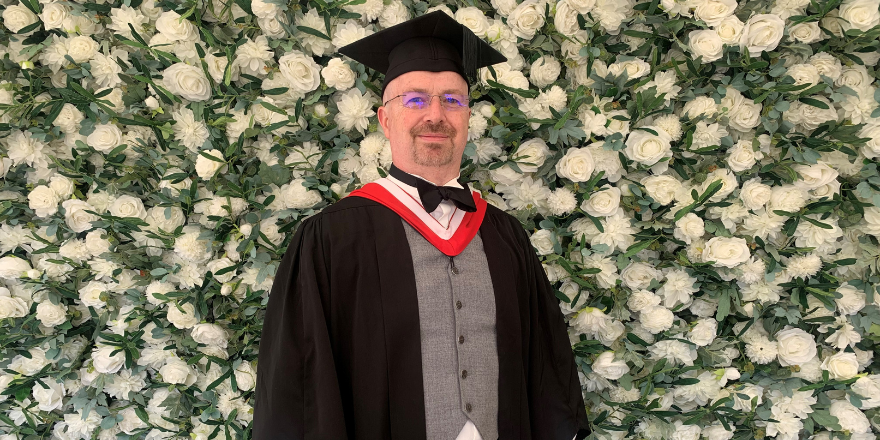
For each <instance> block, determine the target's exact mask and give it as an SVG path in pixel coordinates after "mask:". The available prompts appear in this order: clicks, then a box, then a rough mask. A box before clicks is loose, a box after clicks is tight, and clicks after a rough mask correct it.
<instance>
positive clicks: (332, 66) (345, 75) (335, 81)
mask: <svg viewBox="0 0 880 440" xmlns="http://www.w3.org/2000/svg"><path fill="white" fill-rule="evenodd" d="M321 77H323V78H324V82H325V83H326V84H327V87H333V88H335V89H337V90H348V89H350V88H351V87H352V86H354V80H355V77H356V75H355V73H354V71H353V70H351V67H348V64H347V63H346V62H345V61H342V59H340V58H333V59H331V60H330V61H329V62H328V63H327V66H326V67H324V68H323V69H321Z"/></svg>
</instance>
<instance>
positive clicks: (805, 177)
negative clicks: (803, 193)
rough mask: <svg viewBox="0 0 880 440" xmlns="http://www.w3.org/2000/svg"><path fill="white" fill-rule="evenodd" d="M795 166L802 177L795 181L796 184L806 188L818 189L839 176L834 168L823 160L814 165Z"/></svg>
mask: <svg viewBox="0 0 880 440" xmlns="http://www.w3.org/2000/svg"><path fill="white" fill-rule="evenodd" d="M793 168H794V170H795V171H796V172H797V173H798V174H799V175H800V177H801V180H797V181H795V183H794V184H795V185H797V186H800V187H801V188H804V189H816V188H819V187H821V186H824V185H827V184H829V183H831V182H833V181H834V180H835V179H837V176H838V173H837V171H836V170H835V169H834V168H831V167H830V166H828V164H826V163H825V162H821V161H820V162H817V163H815V164H813V165H795V166H794V167H793Z"/></svg>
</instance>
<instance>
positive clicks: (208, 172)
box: [196, 150, 226, 180]
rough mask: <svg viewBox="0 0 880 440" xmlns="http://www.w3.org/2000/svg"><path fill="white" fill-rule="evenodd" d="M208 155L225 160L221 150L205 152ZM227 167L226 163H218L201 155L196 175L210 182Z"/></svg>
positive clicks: (197, 159)
mask: <svg viewBox="0 0 880 440" xmlns="http://www.w3.org/2000/svg"><path fill="white" fill-rule="evenodd" d="M205 153H206V154H210V155H211V156H213V157H216V158H217V159H220V160H223V153H221V152H220V150H208V151H205ZM224 166H226V164H225V163H224V162H217V161H216V160H214V159H210V158H208V157H207V156H205V155H203V154H199V157H198V158H196V174H198V175H199V177H201V178H202V179H205V180H208V179H210V178H212V177H214V174H216V173H217V171H219V170H220V168H223V167H224Z"/></svg>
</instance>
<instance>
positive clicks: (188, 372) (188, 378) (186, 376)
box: [159, 357, 198, 386]
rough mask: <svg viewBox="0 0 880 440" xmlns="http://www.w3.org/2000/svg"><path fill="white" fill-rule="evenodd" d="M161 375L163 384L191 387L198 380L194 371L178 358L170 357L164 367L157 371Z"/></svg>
mask: <svg viewBox="0 0 880 440" xmlns="http://www.w3.org/2000/svg"><path fill="white" fill-rule="evenodd" d="M159 374H161V375H162V381H164V382H165V383H174V384H183V385H187V386H189V385H192V384H194V383H195V382H196V380H197V379H198V375H197V374H196V372H195V370H193V368H192V367H191V366H189V365H187V363H186V361H184V360H183V359H180V358H178V357H170V358H168V360H166V361H165V365H163V366H162V368H160V369H159Z"/></svg>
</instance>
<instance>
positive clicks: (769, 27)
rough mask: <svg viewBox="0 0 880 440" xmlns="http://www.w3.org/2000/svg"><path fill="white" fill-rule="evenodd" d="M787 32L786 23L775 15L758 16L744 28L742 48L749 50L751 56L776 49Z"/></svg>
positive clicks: (750, 19)
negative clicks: (785, 31)
mask: <svg viewBox="0 0 880 440" xmlns="http://www.w3.org/2000/svg"><path fill="white" fill-rule="evenodd" d="M784 30H785V21H784V20H783V19H781V18H779V16H777V15H774V14H756V15H753V16H752V17H751V18H749V21H747V22H746V25H745V27H743V33H742V40H740V47H744V48H748V50H749V56H752V57H754V56H757V55H759V54H760V53H761V52H763V51H770V50H773V49H776V46H777V45H778V44H779V40H781V39H782V34H783V31H784Z"/></svg>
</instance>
